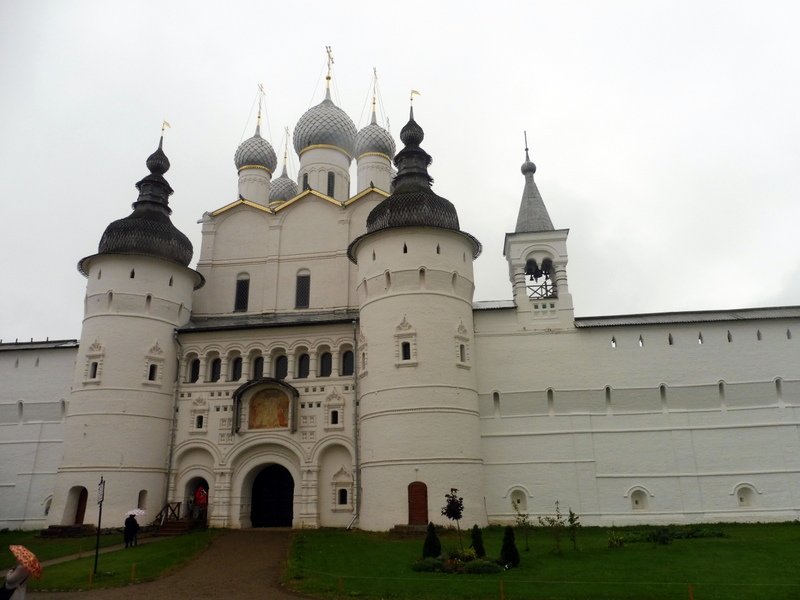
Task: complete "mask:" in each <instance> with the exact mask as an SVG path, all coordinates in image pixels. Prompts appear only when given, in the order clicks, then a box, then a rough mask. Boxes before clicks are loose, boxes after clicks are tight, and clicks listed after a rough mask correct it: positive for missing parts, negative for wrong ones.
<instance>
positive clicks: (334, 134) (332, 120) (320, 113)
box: [294, 89, 356, 157]
mask: <svg viewBox="0 0 800 600" xmlns="http://www.w3.org/2000/svg"><path fill="white" fill-rule="evenodd" d="M355 139H356V126H355V124H354V123H353V120H352V119H351V118H350V117H348V116H347V113H345V112H344V111H343V110H342V109H341V108H339V107H338V106H336V105H335V104H334V103H333V101H332V100H331V91H330V89H328V90H326V92H325V100H323V101H322V102H321V103H320V104H317V105H316V106H312V107H311V108H309V109H308V110H307V111H306V112H305V114H304V115H303V116H302V117H300V120H299V121H297V125H295V128H294V149H295V152H297V154H298V155H300V154H301V153H302V152H303V150H305V149H306V148H308V147H309V146H334V147H336V148H339V149H341V150H343V151H344V152H345V153H346V154H347V155H348V156H350V157H352V156H353V152H354V146H355Z"/></svg>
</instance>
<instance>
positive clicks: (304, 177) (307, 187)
mask: <svg viewBox="0 0 800 600" xmlns="http://www.w3.org/2000/svg"><path fill="white" fill-rule="evenodd" d="M310 189H311V186H309V185H308V173H303V191H305V190H310Z"/></svg>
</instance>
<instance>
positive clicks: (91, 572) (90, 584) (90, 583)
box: [89, 570, 94, 589]
mask: <svg viewBox="0 0 800 600" xmlns="http://www.w3.org/2000/svg"><path fill="white" fill-rule="evenodd" d="M93 575H94V571H92V570H90V571H89V589H92V576H93Z"/></svg>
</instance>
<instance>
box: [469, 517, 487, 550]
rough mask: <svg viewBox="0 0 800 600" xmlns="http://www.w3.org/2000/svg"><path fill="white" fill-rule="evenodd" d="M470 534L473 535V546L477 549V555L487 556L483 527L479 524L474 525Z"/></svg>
mask: <svg viewBox="0 0 800 600" xmlns="http://www.w3.org/2000/svg"><path fill="white" fill-rule="evenodd" d="M470 536H471V537H472V548H473V549H474V550H475V556H477V557H478V558H483V557H484V556H486V549H485V548H484V547H483V532H482V531H481V528H480V527H478V526H477V525H473V526H472V531H471V532H470Z"/></svg>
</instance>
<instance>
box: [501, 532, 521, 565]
mask: <svg viewBox="0 0 800 600" xmlns="http://www.w3.org/2000/svg"><path fill="white" fill-rule="evenodd" d="M500 562H502V563H503V564H504V565H509V566H512V567H517V566H519V550H517V545H516V544H515V543H514V528H513V527H511V525H509V526H507V527H506V529H505V532H504V533H503V547H502V548H501V550H500Z"/></svg>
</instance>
